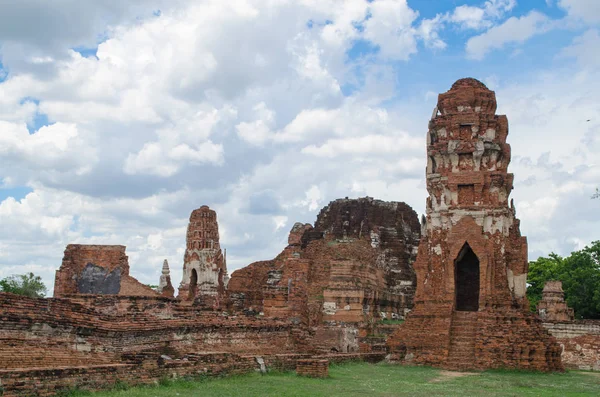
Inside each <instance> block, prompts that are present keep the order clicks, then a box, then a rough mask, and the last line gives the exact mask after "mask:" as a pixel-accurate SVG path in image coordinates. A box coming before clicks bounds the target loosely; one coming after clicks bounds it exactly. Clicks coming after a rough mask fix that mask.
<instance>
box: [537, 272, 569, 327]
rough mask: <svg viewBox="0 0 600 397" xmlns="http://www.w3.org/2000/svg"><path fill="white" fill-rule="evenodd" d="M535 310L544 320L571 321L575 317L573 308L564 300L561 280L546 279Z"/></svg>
mask: <svg viewBox="0 0 600 397" xmlns="http://www.w3.org/2000/svg"><path fill="white" fill-rule="evenodd" d="M537 312H538V314H539V316H540V318H541V319H542V320H543V321H544V322H549V323H555V322H571V321H573V320H574V319H575V314H574V313H573V309H571V308H570V307H569V306H567V302H565V292H564V291H563V289H562V281H546V284H544V289H543V291H542V300H541V301H539V302H538V305H537Z"/></svg>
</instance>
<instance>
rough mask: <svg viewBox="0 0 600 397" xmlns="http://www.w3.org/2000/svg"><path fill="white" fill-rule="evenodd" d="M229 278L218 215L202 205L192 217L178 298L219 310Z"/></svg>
mask: <svg viewBox="0 0 600 397" xmlns="http://www.w3.org/2000/svg"><path fill="white" fill-rule="evenodd" d="M226 279H227V265H226V262H225V257H224V256H223V253H222V252H221V246H220V245H219V224H218V223H217V213H216V212H215V211H213V210H211V209H210V208H208V206H206V205H203V206H202V207H200V208H199V209H196V210H194V211H192V215H190V223H189V225H188V229H187V236H186V250H185V255H184V257H183V280H182V281H181V285H180V286H179V296H178V297H179V299H181V300H184V301H195V302H196V303H199V304H202V305H205V306H210V307H213V308H218V307H219V306H220V304H221V302H222V298H223V295H224V293H225V282H224V280H226Z"/></svg>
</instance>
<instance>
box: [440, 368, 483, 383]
mask: <svg viewBox="0 0 600 397" xmlns="http://www.w3.org/2000/svg"><path fill="white" fill-rule="evenodd" d="M439 375H440V376H438V377H437V378H434V379H432V380H430V381H429V383H438V382H444V381H447V380H451V379H454V378H460V377H463V376H470V375H479V373H477V372H455V371H441V372H440V374H439Z"/></svg>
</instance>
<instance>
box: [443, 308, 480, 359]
mask: <svg viewBox="0 0 600 397" xmlns="http://www.w3.org/2000/svg"><path fill="white" fill-rule="evenodd" d="M476 331H477V312H462V311H455V312H454V313H453V314H452V326H451V327H450V352H449V354H448V361H447V362H446V367H447V368H448V369H452V370H468V369H473V368H474V364H475V333H476Z"/></svg>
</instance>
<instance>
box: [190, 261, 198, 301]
mask: <svg viewBox="0 0 600 397" xmlns="http://www.w3.org/2000/svg"><path fill="white" fill-rule="evenodd" d="M197 293H198V272H196V269H192V275H191V277H190V293H189V299H190V300H194V299H195V298H196V294H197Z"/></svg>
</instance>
